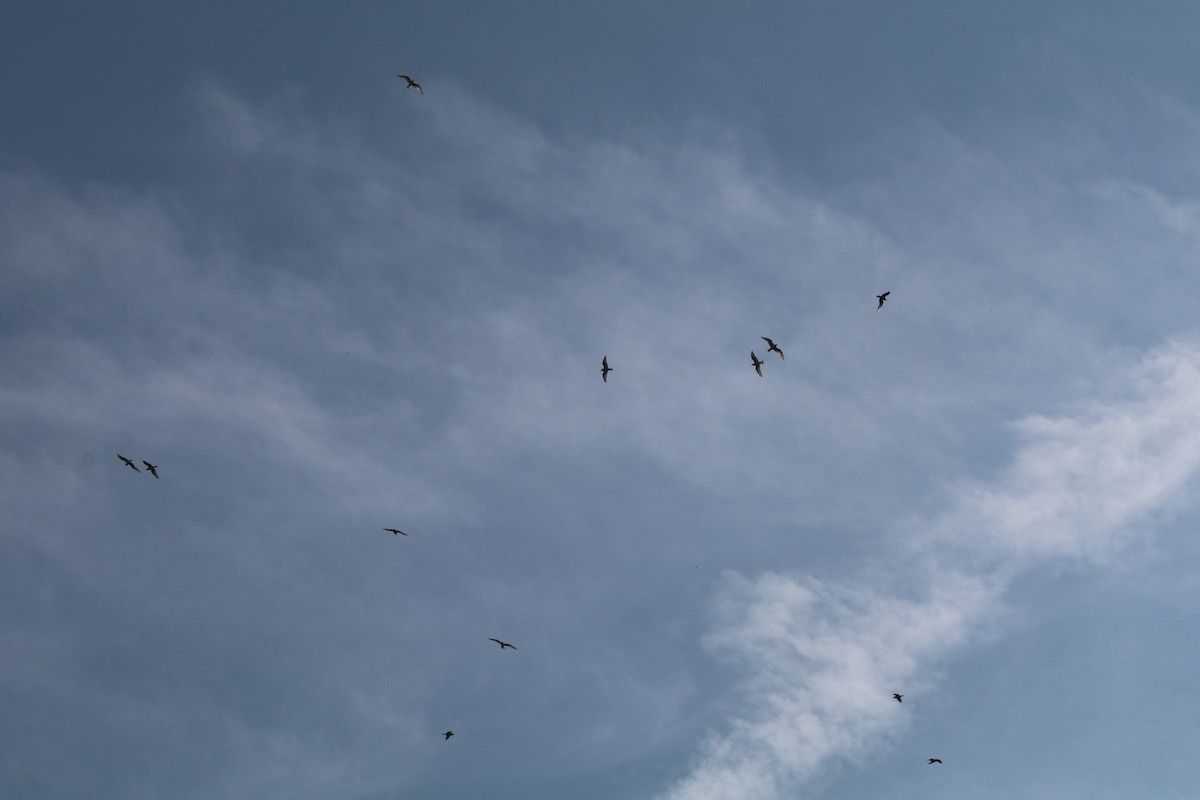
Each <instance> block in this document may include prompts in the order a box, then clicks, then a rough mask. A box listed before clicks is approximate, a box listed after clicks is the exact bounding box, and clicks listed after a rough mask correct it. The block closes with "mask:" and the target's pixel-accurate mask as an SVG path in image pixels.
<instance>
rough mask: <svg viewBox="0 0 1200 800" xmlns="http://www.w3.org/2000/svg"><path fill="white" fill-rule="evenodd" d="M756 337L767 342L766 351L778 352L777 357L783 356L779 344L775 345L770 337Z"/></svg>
mask: <svg viewBox="0 0 1200 800" xmlns="http://www.w3.org/2000/svg"><path fill="white" fill-rule="evenodd" d="M758 338H760V339H762V340H763V341H764V342H766V343H767V352H768V353H779V357H780V358H783V351H782V350H780V349H779V345H777V344H775V343H774V342H772V341H771V337H769V336H760V337H758Z"/></svg>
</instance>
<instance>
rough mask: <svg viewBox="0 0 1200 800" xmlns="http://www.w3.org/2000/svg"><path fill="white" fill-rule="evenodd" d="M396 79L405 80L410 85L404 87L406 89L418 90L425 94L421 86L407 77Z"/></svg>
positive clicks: (401, 76)
mask: <svg viewBox="0 0 1200 800" xmlns="http://www.w3.org/2000/svg"><path fill="white" fill-rule="evenodd" d="M396 77H397V78H404V80H406V81H408V85H407V86H405V87H404V88H405V89H416V90H417V91H418V92H420V93H421V94H425V90H424V89H422V88H421V84H419V83H417V82H416V81H414V80H413V79H412V78H410V77H408V76H407V75H397V76H396Z"/></svg>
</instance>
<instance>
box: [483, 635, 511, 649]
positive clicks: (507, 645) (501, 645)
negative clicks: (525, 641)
mask: <svg viewBox="0 0 1200 800" xmlns="http://www.w3.org/2000/svg"><path fill="white" fill-rule="evenodd" d="M488 641H489V642H495V643H496V644H498V645H500V649H501V650H503V649H504V648H506V647H507V648H509V649H510V650H516V649H517V646H516V645H515V644H509V643H508V642H502V641H500V640H499V639H493V638H491V637H490V636H489V637H488Z"/></svg>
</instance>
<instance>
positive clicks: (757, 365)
mask: <svg viewBox="0 0 1200 800" xmlns="http://www.w3.org/2000/svg"><path fill="white" fill-rule="evenodd" d="M750 363H751V364H753V365H754V371H755V372H757V373H758V377H760V378H761V377H762V365H763V362H762V360H761V359H759V357H758V356H756V355H754V351H753V350H751V351H750Z"/></svg>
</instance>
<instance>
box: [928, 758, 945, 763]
mask: <svg viewBox="0 0 1200 800" xmlns="http://www.w3.org/2000/svg"><path fill="white" fill-rule="evenodd" d="M929 763H930V764H940V763H942V760H941V759H940V758H931V759H929Z"/></svg>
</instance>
